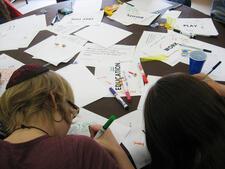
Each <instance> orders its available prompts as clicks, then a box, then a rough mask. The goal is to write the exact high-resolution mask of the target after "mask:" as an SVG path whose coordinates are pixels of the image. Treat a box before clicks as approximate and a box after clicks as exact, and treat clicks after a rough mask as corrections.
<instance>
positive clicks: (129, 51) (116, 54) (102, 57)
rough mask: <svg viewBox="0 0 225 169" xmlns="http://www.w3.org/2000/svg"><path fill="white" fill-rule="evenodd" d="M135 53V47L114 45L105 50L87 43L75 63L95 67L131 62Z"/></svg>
mask: <svg viewBox="0 0 225 169" xmlns="http://www.w3.org/2000/svg"><path fill="white" fill-rule="evenodd" d="M134 52H135V46H128V45H114V46H111V47H109V48H104V47H102V46H99V45H96V44H94V43H87V44H86V45H85V46H84V48H83V49H82V50H81V52H80V54H79V55H78V56H77V58H76V60H75V62H77V63H82V64H83V65H85V66H93V67H97V66H98V65H105V64H112V63H115V62H130V61H132V60H133V59H134Z"/></svg>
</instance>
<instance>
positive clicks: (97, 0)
mask: <svg viewBox="0 0 225 169" xmlns="http://www.w3.org/2000/svg"><path fill="white" fill-rule="evenodd" d="M101 7H102V0H75V3H74V4H73V11H74V13H80V12H92V11H99V10H100V9H101Z"/></svg>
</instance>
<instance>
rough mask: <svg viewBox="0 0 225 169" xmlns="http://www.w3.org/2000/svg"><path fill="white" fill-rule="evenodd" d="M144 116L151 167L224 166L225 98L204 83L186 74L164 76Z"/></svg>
mask: <svg viewBox="0 0 225 169" xmlns="http://www.w3.org/2000/svg"><path fill="white" fill-rule="evenodd" d="M144 117H145V128H146V140H147V146H148V148H149V150H150V153H151V155H152V169H155V168H157V169H222V168H225V160H224V159H225V101H224V98H222V97H221V96H220V95H218V94H217V93H216V92H215V91H214V90H213V89H212V88H211V87H210V86H208V85H207V84H206V83H205V82H203V81H200V80H198V79H196V78H195V77H192V76H190V75H187V74H183V73H177V74H171V75H168V76H165V77H163V78H161V79H160V80H159V81H158V82H157V83H156V84H155V85H154V86H153V87H152V88H151V89H150V91H149V93H148V96H147V99H146V101H145V108H144Z"/></svg>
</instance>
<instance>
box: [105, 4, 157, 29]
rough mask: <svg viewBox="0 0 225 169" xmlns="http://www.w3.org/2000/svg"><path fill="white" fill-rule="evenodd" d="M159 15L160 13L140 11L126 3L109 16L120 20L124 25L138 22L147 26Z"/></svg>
mask: <svg viewBox="0 0 225 169" xmlns="http://www.w3.org/2000/svg"><path fill="white" fill-rule="evenodd" d="M158 16H159V14H154V13H148V12H143V11H139V10H138V9H137V8H135V7H133V6H130V5H128V4H126V3H124V4H123V5H121V6H120V7H119V9H118V10H117V11H116V12H114V13H113V15H112V16H111V17H109V18H110V19H113V20H115V21H117V22H120V23H122V24H123V25H131V24H137V25H145V26H147V25H149V24H151V23H152V22H153V20H155V19H156V18H157V17H158Z"/></svg>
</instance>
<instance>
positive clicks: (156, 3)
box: [129, 0, 172, 12]
mask: <svg viewBox="0 0 225 169" xmlns="http://www.w3.org/2000/svg"><path fill="white" fill-rule="evenodd" d="M129 3H130V4H132V5H134V6H135V7H136V8H137V9H138V10H140V11H145V12H155V11H158V10H161V9H164V8H168V7H170V6H172V5H171V4H169V3H167V2H165V1H162V0H132V1H129Z"/></svg>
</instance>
